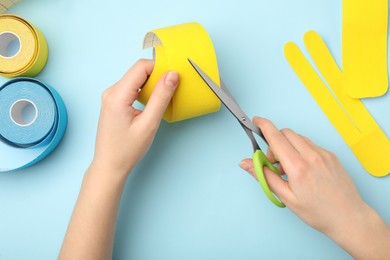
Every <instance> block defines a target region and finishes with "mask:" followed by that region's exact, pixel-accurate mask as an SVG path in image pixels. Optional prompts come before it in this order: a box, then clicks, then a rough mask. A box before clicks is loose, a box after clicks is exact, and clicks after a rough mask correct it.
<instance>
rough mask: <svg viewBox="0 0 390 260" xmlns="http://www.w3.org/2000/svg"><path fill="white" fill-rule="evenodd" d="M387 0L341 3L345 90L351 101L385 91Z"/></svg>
mask: <svg viewBox="0 0 390 260" xmlns="http://www.w3.org/2000/svg"><path fill="white" fill-rule="evenodd" d="M387 26H388V0H370V1H367V0H343V33H342V34H343V36H342V62H343V78H342V84H343V88H344V91H345V92H346V93H347V94H348V95H350V96H351V97H353V98H367V97H378V96H381V95H383V94H385V93H386V92H387V89H388V75H387V74H388V72H387Z"/></svg>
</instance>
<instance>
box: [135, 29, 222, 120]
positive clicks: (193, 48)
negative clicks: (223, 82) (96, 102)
mask: <svg viewBox="0 0 390 260" xmlns="http://www.w3.org/2000/svg"><path fill="white" fill-rule="evenodd" d="M149 47H153V48H154V58H155V65H154V69H153V72H152V74H151V75H150V77H149V79H148V81H147V82H146V84H145V85H144V87H143V88H142V90H141V92H140V95H139V98H138V100H139V101H140V102H141V103H142V104H146V103H147V102H148V100H149V98H150V96H151V94H152V92H153V89H154V86H155V85H156V84H157V81H158V80H159V79H160V77H161V76H162V75H163V74H164V73H165V72H167V71H169V70H175V71H177V72H178V73H179V75H180V83H179V86H178V88H177V90H176V92H175V94H174V96H173V98H172V101H171V102H170V104H169V106H168V108H167V110H166V111H165V114H164V119H165V120H166V121H168V122H176V121H181V120H185V119H189V118H192V117H197V116H201V115H205V114H208V113H212V112H216V111H218V110H219V108H220V106H221V103H220V101H219V99H218V98H217V97H216V96H215V94H214V93H213V92H212V91H211V90H210V89H209V87H208V86H207V85H206V83H205V82H204V81H203V80H202V78H201V77H199V75H198V74H197V72H196V71H195V70H194V68H193V67H192V66H191V64H190V63H189V62H188V58H190V59H191V60H193V61H194V62H195V63H196V64H198V65H199V66H200V67H202V69H203V70H204V71H205V72H206V73H207V74H208V75H209V77H210V78H211V79H212V80H213V81H214V82H215V83H216V84H218V85H220V78H219V72H218V63H217V58H216V55H215V52H214V47H213V44H212V42H211V39H210V37H209V35H208V34H207V32H206V30H205V29H204V28H203V27H202V26H201V25H200V24H198V23H187V24H181V25H176V26H171V27H166V28H161V29H156V30H153V31H151V32H149V33H147V34H146V36H145V39H144V48H149Z"/></svg>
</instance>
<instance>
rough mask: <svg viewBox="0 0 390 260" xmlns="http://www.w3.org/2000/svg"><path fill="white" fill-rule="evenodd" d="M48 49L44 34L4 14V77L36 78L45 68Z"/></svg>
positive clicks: (0, 65) (0, 24) (0, 23)
mask: <svg viewBox="0 0 390 260" xmlns="http://www.w3.org/2000/svg"><path fill="white" fill-rule="evenodd" d="M47 58H48V46H47V42H46V39H45V37H44V36H43V34H42V33H41V32H40V31H39V30H38V29H37V28H36V27H34V25H32V24H31V23H29V22H28V21H26V20H24V19H23V18H21V17H18V16H15V15H9V14H3V15H0V75H1V76H4V77H9V78H11V77H17V76H26V77H34V76H35V75H37V74H38V73H39V72H41V70H42V69H43V68H44V67H45V65H46V61H47Z"/></svg>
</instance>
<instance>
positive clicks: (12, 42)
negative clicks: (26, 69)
mask: <svg viewBox="0 0 390 260" xmlns="http://www.w3.org/2000/svg"><path fill="white" fill-rule="evenodd" d="M20 49H21V42H20V38H19V36H18V35H16V34H14V33H12V32H3V33H1V34H0V56H1V57H3V58H13V57H15V56H16V55H18V54H19V52H20Z"/></svg>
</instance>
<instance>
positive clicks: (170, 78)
mask: <svg viewBox="0 0 390 260" xmlns="http://www.w3.org/2000/svg"><path fill="white" fill-rule="evenodd" d="M178 82H179V74H178V73H177V72H176V71H173V70H172V71H169V72H168V73H167V75H166V76H165V84H166V85H168V86H169V87H176V86H177V83H178Z"/></svg>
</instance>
